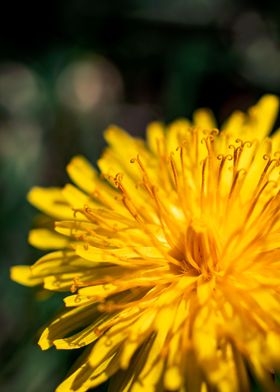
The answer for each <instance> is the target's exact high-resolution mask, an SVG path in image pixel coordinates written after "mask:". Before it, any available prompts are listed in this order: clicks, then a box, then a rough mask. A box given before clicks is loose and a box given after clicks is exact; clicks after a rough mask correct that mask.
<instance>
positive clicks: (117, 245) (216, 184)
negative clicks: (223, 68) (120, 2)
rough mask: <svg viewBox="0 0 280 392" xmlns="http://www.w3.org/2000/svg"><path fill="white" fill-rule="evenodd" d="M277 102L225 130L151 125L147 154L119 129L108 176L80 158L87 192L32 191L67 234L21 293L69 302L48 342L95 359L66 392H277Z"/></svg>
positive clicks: (74, 166)
mask: <svg viewBox="0 0 280 392" xmlns="http://www.w3.org/2000/svg"><path fill="white" fill-rule="evenodd" d="M277 111H278V99H277V98H276V97H274V96H272V95H267V96H264V97H262V98H261V99H260V101H259V102H258V103H257V104H256V105H255V106H253V107H251V108H250V109H249V110H248V113H242V112H239V111H237V112H234V113H233V114H232V115H231V116H230V117H229V118H228V120H227V121H226V122H225V123H224V124H223V125H222V127H221V130H220V131H218V130H217V129H216V125H215V120H214V118H213V116H212V114H211V112H210V111H209V110H206V109H200V110H197V111H196V112H195V113H194V116H193V120H192V122H190V121H188V120H184V119H182V120H177V121H175V122H173V123H172V124H171V125H169V126H164V125H162V124H161V123H157V122H155V123H151V124H150V125H149V126H148V129H147V141H146V142H145V141H143V140H141V139H136V138H133V137H131V136H130V135H128V134H127V133H126V132H124V131H123V130H121V129H119V128H117V127H115V126H112V127H110V128H109V129H107V130H106V131H105V139H106V141H107V143H108V147H107V149H106V150H105V151H104V153H103V155H102V157H101V158H100V159H99V161H98V166H99V169H100V173H101V174H99V173H98V172H97V171H96V170H95V169H94V168H93V167H92V166H91V165H90V164H89V162H88V161H87V160H86V159H85V158H83V157H80V156H77V157H75V158H74V159H73V160H72V161H71V162H70V164H69V165H68V166H67V172H68V174H69V177H70V179H71V180H72V182H73V183H74V184H75V185H72V184H67V185H66V186H65V187H64V188H63V189H59V188H49V189H44V188H39V187H36V188H33V189H32V190H31V192H30V193H29V195H28V199H29V201H30V202H31V203H32V204H33V205H34V206H35V207H37V208H38V209H39V210H41V211H42V212H43V213H44V214H46V215H48V216H50V217H51V218H52V220H53V222H54V224H53V227H54V229H53V230H51V229H47V228H35V229H33V230H31V232H30V237H29V241H30V243H31V244H32V245H34V246H35V247H37V248H39V249H44V250H48V251H50V250H51V253H47V254H46V255H45V256H43V257H42V258H40V259H39V260H38V261H37V262H36V263H35V264H34V265H33V266H31V267H29V266H16V267H13V269H12V272H11V275H12V279H14V280H15V281H17V282H19V283H21V284H24V285H27V286H35V285H40V284H41V285H43V287H44V288H45V289H47V290H53V291H63V292H66V293H68V294H67V296H66V297H65V299H64V302H65V306H66V310H65V311H64V312H63V313H62V314H60V315H59V316H58V317H57V318H56V319H55V320H54V321H53V322H52V323H51V324H50V325H49V326H48V327H47V328H46V329H45V330H44V331H43V333H42V335H41V337H40V340H39V345H40V347H41V348H42V349H43V350H45V349H48V348H49V347H51V346H55V347H56V348H57V349H62V350H64V349H66V350H71V349H79V348H81V347H86V348H85V350H84V352H83V355H82V356H81V358H80V359H79V360H78V362H77V363H76V364H75V365H74V368H73V369H72V371H71V373H70V375H69V376H68V378H66V379H65V380H64V381H63V382H62V383H61V384H60V385H59V386H58V388H57V392H63V391H65V392H66V391H76V392H82V391H87V390H89V389H90V388H94V387H96V386H98V385H99V384H101V383H103V382H105V381H106V380H108V379H110V384H109V390H110V391H112V392H116V391H123V392H125V391H127V392H141V391H145V392H153V391H180V392H207V391H208V392H210V391H218V392H237V391H248V390H250V379H251V378H252V377H253V378H254V379H255V380H257V382H258V383H260V384H261V385H262V386H263V388H264V390H265V391H275V390H277V387H276V385H275V384H274V382H273V376H272V375H273V373H274V372H276V371H279V368H280V301H279V294H280V289H279V287H280V250H279V249H280V220H279V215H280V209H279V207H280V176H279V171H280V166H279V164H280V131H276V132H275V133H274V134H273V135H272V136H269V134H270V132H271V129H272V127H273V125H274V121H275V118H276V115H277Z"/></svg>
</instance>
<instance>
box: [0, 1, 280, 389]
mask: <svg viewBox="0 0 280 392" xmlns="http://www.w3.org/2000/svg"><path fill="white" fill-rule="evenodd" d="M44 7H45V9H44ZM1 8H2V9H1V11H2V15H3V23H2V24H1V29H2V32H1V34H0V36H1V38H0V40H1V51H0V165H1V172H0V178H1V203H0V216H1V226H0V231H1V237H0V238H1V274H0V282H1V287H2V295H1V303H0V323H1V336H0V352H1V358H0V390H1V391H9V392H18V391H22V390H24V391H25V392H37V391H40V392H50V391H53V390H54V387H55V385H56V384H57V383H58V382H59V381H60V380H61V379H62V378H63V377H64V376H65V374H66V372H67V370H68V369H69V368H70V366H71V364H72V362H73V360H74V359H75V358H76V357H77V355H78V354H79V353H78V354H77V353H76V352H70V353H69V352H55V351H54V350H50V351H49V352H41V351H40V350H39V348H38V347H37V346H36V339H37V337H38V335H39V331H40V328H41V327H42V326H43V325H44V324H46V323H47V321H48V320H49V319H50V318H51V317H52V316H53V315H55V313H56V312H57V311H58V309H60V307H61V306H62V301H61V296H60V295H53V296H51V297H50V298H48V300H47V301H45V300H44V294H43V293H42V292H40V291H39V292H38V291H37V290H31V289H28V288H25V287H20V286H18V285H17V284H15V283H13V282H11V281H10V280H9V267H10V266H11V265H13V264H17V263H18V264H21V263H28V264H29V263H31V262H33V261H34V260H35V259H36V258H37V257H38V256H39V255H40V253H39V252H37V251H35V250H33V249H31V247H29V246H28V245H27V242H26V239H27V235H28V230H29V228H30V227H31V225H32V221H34V220H33V216H34V214H35V211H34V210H33V208H32V207H30V206H29V205H28V204H27V202H26V200H25V198H26V193H27V192H28V190H29V189H30V187H31V186H32V185H35V184H38V185H46V186H47V185H56V186H57V185H62V184H63V183H64V182H65V181H67V177H66V175H65V171H64V167H65V165H66V164H67V162H68V161H69V159H70V158H71V157H72V156H73V155H74V154H85V155H86V156H87V157H88V158H89V159H90V160H91V161H92V162H93V163H94V162H95V161H96V159H97V158H98V156H99V154H100V153H101V151H102V148H103V147H104V141H103V139H102V131H103V129H104V128H105V127H106V126H107V125H109V124H110V123H117V124H118V125H120V126H123V127H125V128H126V129H127V130H128V131H129V132H131V133H132V134H134V135H139V136H143V135H144V132H145V127H146V124H147V123H148V122H149V121H151V120H154V119H163V120H166V121H170V120H172V119H174V118H175V117H178V116H190V115H191V113H192V111H193V110H194V109H195V108H196V107H199V106H209V107H211V108H213V110H214V112H215V114H216V116H217V117H218V119H219V120H220V121H221V120H223V119H224V118H225V116H226V115H227V114H228V113H229V112H230V111H231V110H232V109H233V108H236V107H239V108H241V109H242V108H246V107H247V106H248V105H249V104H251V103H252V102H254V101H255V100H256V99H257V98H258V97H259V96H260V95H261V94H263V93H266V92H273V93H277V94H279V93H280V47H279V29H280V3H279V2H275V1H266V2H260V1H259V2H258V1H254V2H253V1H252V2H249V1H241V0H239V1H236V0H173V1H169V0H154V1H150V0H149V1H148V0H131V1H128V0H127V1H119V2H112V1H109V0H103V1H102V2H100V1H89V0H81V1H74V0H68V1H66V0H58V1H56V2H53V3H51V2H48V3H47V4H46V5H44V6H43V4H42V3H38V2H37V3H32V2H31V3H26V2H23V3H19V4H14V2H9V3H6V4H5V5H4V4H3V5H1ZM23 386H24V387H23ZM99 390H100V391H102V390H106V385H105V386H102V387H100V388H99ZM255 390H256V391H257V390H259V389H258V387H257V386H255Z"/></svg>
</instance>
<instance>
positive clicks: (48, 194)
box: [27, 187, 73, 219]
mask: <svg viewBox="0 0 280 392" xmlns="http://www.w3.org/2000/svg"><path fill="white" fill-rule="evenodd" d="M27 199H28V201H29V202H30V203H31V204H32V205H33V206H34V207H36V208H38V209H39V210H41V211H43V212H44V213H45V214H47V215H50V216H52V217H54V218H57V219H69V218H73V210H72V208H71V207H70V206H69V204H68V203H67V202H66V200H65V198H64V197H63V195H62V191H61V189H60V188H40V187H35V188H32V189H31V191H30V192H29V193H28V195H27Z"/></svg>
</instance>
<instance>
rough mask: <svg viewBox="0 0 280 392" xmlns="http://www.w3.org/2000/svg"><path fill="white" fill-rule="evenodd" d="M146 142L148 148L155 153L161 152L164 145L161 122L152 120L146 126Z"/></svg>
mask: <svg viewBox="0 0 280 392" xmlns="http://www.w3.org/2000/svg"><path fill="white" fill-rule="evenodd" d="M146 136H147V144H148V147H149V149H150V150H151V151H152V152H153V153H154V154H156V155H158V154H160V152H162V150H163V148H164V145H165V134H164V127H163V124H162V123H160V122H152V123H150V124H149V125H148V127H147V132H146Z"/></svg>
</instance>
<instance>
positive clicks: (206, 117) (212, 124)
mask: <svg viewBox="0 0 280 392" xmlns="http://www.w3.org/2000/svg"><path fill="white" fill-rule="evenodd" d="M193 123H194V125H195V126H197V127H200V128H203V129H207V130H210V129H214V128H216V127H217V124H216V121H215V118H214V116H213V113H212V112H211V110H209V109H198V110H196V111H195V112H194V114H193Z"/></svg>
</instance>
